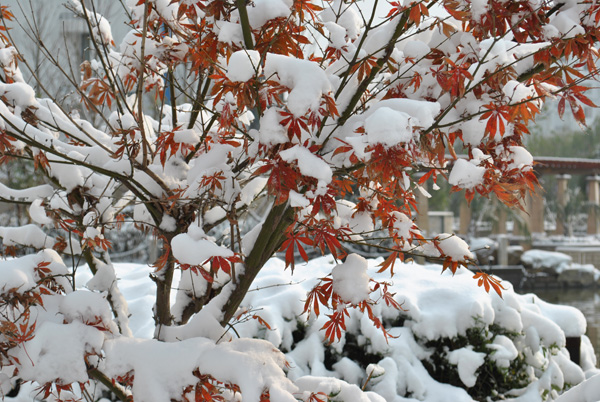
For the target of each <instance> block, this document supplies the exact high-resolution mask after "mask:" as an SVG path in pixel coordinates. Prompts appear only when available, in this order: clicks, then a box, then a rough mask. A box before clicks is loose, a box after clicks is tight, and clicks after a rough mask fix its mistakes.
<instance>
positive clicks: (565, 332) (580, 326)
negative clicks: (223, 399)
mask: <svg viewBox="0 0 600 402" xmlns="http://www.w3.org/2000/svg"><path fill="white" fill-rule="evenodd" d="M380 261H381V260H379V261H370V263H369V265H370V270H373V271H375V270H376V269H377V265H376V264H377V263H378V262H380ZM283 264H284V263H283V262H282V261H279V260H272V261H270V262H269V264H268V265H267V266H266V267H265V269H264V270H263V272H261V275H260V276H259V277H258V278H257V281H256V283H255V284H256V289H257V290H256V291H253V292H251V293H249V294H248V296H247V298H246V299H245V301H244V303H243V305H244V306H246V307H247V308H248V309H252V311H254V313H253V314H258V315H259V316H260V317H261V318H262V319H264V320H265V321H266V322H268V323H269V326H270V328H269V329H267V328H265V327H263V326H261V325H260V323H259V322H256V321H247V322H243V323H240V324H238V325H236V330H237V331H238V333H239V334H240V335H242V336H255V337H260V338H263V339H267V340H269V341H270V342H272V343H273V344H274V345H275V346H277V347H279V348H280V349H281V350H283V351H284V352H286V357H287V359H288V361H289V363H290V369H289V370H290V371H289V376H290V378H299V377H301V376H305V375H316V376H323V375H328V376H334V377H337V378H340V379H343V380H345V381H348V382H350V383H353V384H356V385H358V386H363V385H364V384H365V383H366V384H367V386H366V389H368V390H371V391H374V392H376V393H377V394H378V395H382V396H383V397H384V398H385V400H386V401H405V400H415V399H416V400H420V401H449V400H452V401H472V400H478V401H481V400H488V399H487V398H491V400H500V399H502V400H504V399H511V398H515V399H516V400H520V401H527V402H530V401H542V400H548V398H550V399H553V398H555V397H556V395H557V394H558V393H559V392H561V391H562V390H564V389H568V388H569V387H571V386H573V385H576V384H578V383H580V382H581V381H583V380H584V379H585V378H586V377H589V376H591V375H594V374H598V373H599V370H597V369H596V357H595V354H594V351H593V348H592V347H591V343H590V341H589V339H588V338H587V337H586V336H585V329H586V322H585V318H584V316H583V314H582V313H581V312H580V311H579V310H577V309H575V308H573V307H568V306H559V305H552V304H549V303H546V302H544V301H543V300H540V299H539V298H538V297H537V296H535V295H533V294H527V295H519V294H516V293H514V291H513V290H512V287H510V286H509V285H508V284H506V285H507V287H508V288H507V289H506V290H505V291H504V292H503V297H504V299H501V298H500V297H498V296H497V295H496V294H487V293H485V292H483V291H482V290H481V289H477V288H473V287H472V286H471V285H470V283H471V280H472V279H471V276H472V274H471V273H470V272H468V271H459V272H458V273H457V274H456V275H454V278H452V280H451V281H448V279H449V278H448V275H442V276H439V275H432V273H433V272H437V270H438V269H439V266H420V265H416V264H400V263H398V266H397V267H396V270H397V275H396V277H395V279H394V283H393V284H391V285H390V292H392V293H394V299H395V300H396V301H397V302H399V303H402V308H403V311H400V312H398V311H397V310H395V309H393V308H390V307H385V306H379V309H378V314H380V315H381V317H382V321H383V323H384V325H385V326H386V328H387V331H388V332H389V335H390V336H389V337H388V339H387V340H386V339H385V337H384V336H383V335H382V333H381V332H378V331H375V330H374V329H373V327H372V325H369V324H368V318H367V317H366V316H365V315H364V314H363V313H360V312H357V311H354V312H352V313H351V314H350V317H349V318H348V320H347V322H346V325H347V328H346V332H345V334H344V335H343V337H342V340H341V342H339V343H333V344H330V345H324V344H323V342H324V340H325V339H324V334H323V333H322V332H320V331H319V329H320V328H321V327H322V326H323V325H324V323H325V320H324V319H323V318H322V317H315V316H314V315H310V316H309V315H306V314H305V313H304V314H303V313H302V309H301V308H299V307H298V308H296V309H294V308H293V307H292V306H293V305H294V303H293V301H294V300H295V299H296V298H297V297H301V296H302V295H303V294H304V293H305V292H307V291H309V290H310V289H311V288H312V287H313V286H314V281H315V279H314V278H313V277H311V275H312V273H314V272H315V271H316V272H319V273H321V274H323V275H324V274H325V273H326V272H328V271H329V270H330V269H331V268H330V266H331V265H335V263H334V262H333V260H332V258H331V257H324V258H321V259H317V260H314V261H311V262H309V263H308V265H306V266H302V267H298V268H297V269H296V271H295V273H294V275H290V276H282V275H281V273H280V267H282V266H283ZM376 277H377V276H376ZM567 336H570V337H581V339H582V346H581V356H580V358H581V367H580V366H578V365H576V364H575V363H573V362H571V360H570V357H569V353H568V351H567V349H566V337H567ZM372 372H374V373H376V374H377V375H376V376H373V375H371V373H372ZM405 398H406V399H405ZM410 398H414V399H410ZM519 398H521V399H519Z"/></svg>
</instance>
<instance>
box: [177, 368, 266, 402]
mask: <svg viewBox="0 0 600 402" xmlns="http://www.w3.org/2000/svg"><path fill="white" fill-rule="evenodd" d="M193 374H194V377H196V378H197V379H198V382H197V383H196V384H195V385H189V386H187V387H185V388H184V389H183V391H182V393H181V399H180V401H182V402H225V401H226V399H225V397H224V396H223V393H224V392H226V391H228V392H232V393H234V394H239V393H240V387H239V386H238V385H236V384H231V383H228V382H222V381H218V380H217V379H215V378H214V377H213V376H211V375H210V374H202V373H201V372H200V370H198V369H196V370H194V372H193ZM227 400H228V399H227ZM266 401H268V399H266Z"/></svg>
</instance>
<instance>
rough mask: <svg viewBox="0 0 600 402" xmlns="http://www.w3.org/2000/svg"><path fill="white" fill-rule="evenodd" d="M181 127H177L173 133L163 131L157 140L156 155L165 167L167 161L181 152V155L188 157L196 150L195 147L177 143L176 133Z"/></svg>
mask: <svg viewBox="0 0 600 402" xmlns="http://www.w3.org/2000/svg"><path fill="white" fill-rule="evenodd" d="M180 128H181V127H176V128H175V129H174V130H172V131H163V132H161V133H160V135H159V136H158V137H157V138H156V153H158V155H159V157H160V164H161V165H163V167H164V166H165V163H166V162H167V159H169V157H171V156H173V155H175V154H176V153H177V152H178V151H180V150H181V154H182V155H183V156H186V155H187V154H188V153H189V152H191V151H193V150H194V146H193V145H190V144H186V143H181V142H177V141H175V132H176V131H177V130H179V129H180Z"/></svg>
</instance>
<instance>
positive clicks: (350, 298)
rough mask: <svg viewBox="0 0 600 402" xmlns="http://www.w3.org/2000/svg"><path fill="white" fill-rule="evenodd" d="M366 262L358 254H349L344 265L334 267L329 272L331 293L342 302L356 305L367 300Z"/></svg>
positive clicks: (368, 291)
mask: <svg viewBox="0 0 600 402" xmlns="http://www.w3.org/2000/svg"><path fill="white" fill-rule="evenodd" d="M367 266H368V263H367V260H365V259H364V258H363V257H361V256H360V255H358V254H350V255H349V256H348V257H346V261H344V263H342V264H339V265H336V267H335V268H333V270H332V271H331V277H332V279H333V291H334V292H336V293H337V294H338V295H340V297H341V298H342V300H344V301H345V302H348V303H351V304H354V305H356V304H358V303H360V302H362V301H364V300H368V299H369V293H370V292H371V289H370V288H369V276H368V275H367Z"/></svg>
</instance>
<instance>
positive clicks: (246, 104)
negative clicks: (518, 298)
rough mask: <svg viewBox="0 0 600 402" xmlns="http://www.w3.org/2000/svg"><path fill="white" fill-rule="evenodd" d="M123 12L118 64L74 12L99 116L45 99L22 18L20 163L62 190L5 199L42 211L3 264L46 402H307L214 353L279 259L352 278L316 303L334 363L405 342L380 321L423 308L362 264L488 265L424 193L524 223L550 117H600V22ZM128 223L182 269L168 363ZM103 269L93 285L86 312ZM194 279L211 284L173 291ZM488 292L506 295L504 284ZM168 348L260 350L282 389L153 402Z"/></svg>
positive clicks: (192, 8) (20, 352)
mask: <svg viewBox="0 0 600 402" xmlns="http://www.w3.org/2000/svg"><path fill="white" fill-rule="evenodd" d="M124 5H125V6H126V9H127V13H129V15H128V17H129V20H130V21H131V22H130V23H129V24H130V26H129V28H130V31H129V33H128V34H127V35H126V36H125V37H124V38H123V40H122V41H121V43H119V44H117V43H115V41H114V38H113V35H112V33H111V24H110V21H108V20H107V19H106V18H104V17H103V16H102V15H100V14H99V13H98V12H97V11H96V8H95V5H94V2H93V1H90V2H87V1H85V2H84V1H81V2H79V1H71V2H70V3H69V7H70V9H71V11H72V12H73V13H75V14H76V15H77V16H78V18H81V19H82V21H83V22H84V24H85V26H86V29H87V31H88V33H89V36H90V46H91V48H92V50H93V57H92V59H90V60H87V61H84V62H83V63H82V64H81V75H80V76H78V74H75V73H73V72H72V71H69V70H68V69H66V68H64V69H63V72H64V75H63V79H64V82H65V85H66V86H68V87H69V88H70V89H71V91H72V92H73V94H74V96H76V97H77V99H78V100H79V101H80V104H79V105H78V106H77V107H73V106H72V105H71V106H69V105H68V104H66V103H65V102H63V100H62V98H57V97H56V96H52V94H51V93H46V94H44V96H42V95H41V94H39V93H36V91H35V90H34V87H35V88H38V89H41V90H42V91H43V90H44V77H43V76H38V75H36V74H35V68H32V67H33V66H31V65H29V64H28V63H27V60H26V59H24V58H23V57H21V54H20V52H19V49H18V48H17V47H15V46H14V44H15V41H14V38H13V37H12V36H11V25H12V24H15V21H13V19H14V18H13V14H12V13H11V10H10V9H8V8H7V7H6V6H0V7H1V8H0V10H1V15H0V16H1V21H2V25H1V26H0V65H1V67H2V71H1V72H0V79H1V80H0V81H1V82H0V116H1V117H2V119H1V120H0V163H2V164H3V165H5V166H6V167H7V168H9V169H10V166H11V164H12V163H14V162H15V161H17V160H18V161H20V163H22V162H23V161H26V162H27V163H29V164H30V165H31V166H33V167H35V169H36V172H37V173H38V174H39V175H42V176H43V177H44V178H45V179H44V183H43V184H40V185H36V186H33V187H30V188H25V189H14V188H9V187H7V186H5V185H2V184H0V201H2V202H7V203H11V202H13V203H15V202H16V203H21V204H25V205H27V206H28V208H29V214H30V217H31V223H30V224H27V225H24V226H20V227H0V237H2V240H3V253H4V254H5V255H7V256H9V255H12V256H16V257H18V258H16V259H9V260H6V261H4V262H1V263H0V264H1V265H2V268H1V269H0V293H1V294H2V301H1V302H0V334H1V337H0V345H1V355H0V365H1V366H2V367H3V369H12V370H13V373H14V374H13V375H14V376H15V377H18V378H21V379H22V380H25V381H37V382H38V383H40V384H42V387H43V396H44V397H48V396H49V395H50V394H51V393H53V392H58V394H59V395H60V392H61V390H62V391H64V390H71V389H72V387H73V385H74V384H85V383H86V382H87V381H88V380H90V379H93V380H94V381H98V382H100V383H102V384H103V385H104V386H106V387H108V388H109V389H110V390H111V391H112V392H113V393H114V395H116V396H117V397H118V398H119V399H121V400H123V401H125V400H128V399H129V398H130V395H133V398H134V399H138V398H137V395H144V396H140V398H139V399H140V400H161V401H164V400H167V399H178V398H187V397H186V395H187V394H186V392H184V391H185V390H188V391H187V392H189V387H194V386H195V387H196V388H195V389H196V390H197V395H198V393H200V394H202V395H204V394H203V393H208V394H206V395H211V393H214V394H215V395H216V394H218V393H219V392H221V393H223V392H230V393H237V392H241V393H242V394H243V395H244V396H243V397H244V400H245V401H246V400H248V401H259V400H260V401H267V400H272V401H288V400H296V398H295V397H294V396H293V385H292V383H291V382H290V381H288V380H285V377H284V373H283V371H282V368H283V366H284V361H283V360H282V357H281V355H280V354H278V352H276V351H274V350H273V348H272V347H270V346H268V345H267V344H265V343H261V342H260V341H255V342H254V341H250V340H239V341H237V342H232V343H229V344H223V343H218V344H215V342H219V341H221V338H222V335H223V332H224V331H225V330H224V328H225V327H226V326H227V325H228V323H230V322H231V320H232V319H234V318H236V317H238V316H239V315H240V314H244V310H240V309H239V307H240V304H241V303H242V300H243V299H244V296H245V295H246V293H247V292H248V290H249V289H250V286H251V284H252V281H253V280H254V278H255V277H256V275H257V274H258V272H259V271H260V270H261V269H262V267H263V266H264V265H265V263H266V262H267V261H268V260H269V259H270V258H271V257H272V256H273V255H274V254H275V253H276V252H278V251H280V252H281V253H282V255H283V256H284V258H285V262H286V266H287V267H289V268H290V269H302V268H301V267H299V266H297V264H298V262H299V261H301V260H305V261H306V260H308V253H307V250H311V249H314V250H317V251H318V252H320V253H329V254H331V255H332V256H333V258H334V259H335V260H338V261H339V262H341V261H345V262H344V263H343V264H339V265H337V266H336V267H334V268H332V271H331V273H330V274H328V275H326V276H324V277H322V278H321V280H320V282H319V284H318V285H317V286H316V287H315V288H314V289H313V290H312V291H310V292H309V293H308V294H307V296H306V299H305V301H304V303H305V304H304V310H305V312H306V313H308V314H314V315H319V314H325V315H327V317H328V320H327V323H326V324H325V325H324V327H323V328H322V330H323V331H324V332H325V338H326V339H327V340H328V341H329V342H335V341H336V340H338V339H339V338H340V337H341V334H342V332H343V330H344V329H345V319H346V317H348V315H349V310H350V309H359V310H361V311H363V312H365V313H366V314H367V315H368V316H369V318H370V320H371V322H372V324H373V325H374V326H375V327H377V328H379V329H380V330H381V331H383V333H384V334H386V329H385V328H384V325H383V324H382V320H381V317H378V316H377V314H376V313H375V312H374V311H373V305H374V304H376V303H385V304H387V305H389V306H392V307H396V308H401V299H400V298H399V297H398V296H395V295H394V294H392V293H390V292H389V290H388V286H387V284H386V282H385V281H376V280H374V279H372V278H370V277H369V276H368V274H367V270H366V265H365V263H364V260H363V259H361V258H360V257H359V256H357V255H354V254H351V255H347V249H348V246H349V245H351V246H360V247H370V248H375V249H377V250H380V251H381V252H383V253H386V256H387V258H386V259H385V261H384V262H383V263H382V264H381V266H380V269H381V271H386V270H387V271H389V273H390V274H391V275H394V264H395V262H396V261H397V260H398V259H400V260H403V259H404V258H407V257H413V256H418V255H423V256H427V257H429V258H432V259H437V260H438V261H440V262H441V263H442V266H443V269H444V270H446V269H449V270H451V271H452V272H455V271H456V270H457V269H459V268H460V267H461V266H467V265H469V264H470V263H471V262H472V258H473V255H472V254H471V252H470V251H469V248H468V246H467V244H466V243H465V242H464V241H463V240H461V239H460V238H458V237H457V236H454V235H452V234H440V235H437V236H435V237H430V236H428V234H427V233H423V232H421V231H420V229H419V228H418V226H417V225H416V224H415V216H416V214H417V212H418V211H417V199H416V197H417V194H422V195H423V196H427V192H426V191H425V190H424V188H423V183H425V182H427V181H428V180H429V181H433V182H434V183H435V182H436V181H438V180H446V181H448V182H449V183H450V185H451V186H452V188H453V190H455V191H464V193H465V196H466V197H467V199H472V197H473V196H474V195H475V194H476V193H478V194H480V195H482V196H486V197H488V196H491V197H497V198H499V199H500V200H501V201H502V202H504V203H505V204H507V205H509V206H512V207H519V206H520V201H521V200H522V199H523V196H524V195H525V194H526V192H528V191H535V188H536V186H537V179H536V177H535V175H534V173H533V170H532V163H533V159H532V157H531V155H530V154H529V152H528V151H527V150H526V149H525V148H524V147H523V136H524V135H526V134H527V133H528V129H527V124H528V123H530V122H531V121H533V120H534V119H535V117H536V115H537V114H538V113H539V111H540V108H541V107H542V105H543V103H544V101H545V100H546V99H549V98H552V99H558V113H559V114H561V115H562V114H563V113H567V112H566V110H570V113H572V114H573V115H574V117H575V118H576V119H577V120H578V121H579V122H581V123H582V124H584V123H585V115H584V112H583V108H582V105H588V106H589V105H593V103H592V102H591V101H590V100H589V99H588V98H587V97H586V96H585V91H586V90H587V88H586V86H585V82H586V80H588V79H590V78H594V77H595V76H596V73H597V70H596V61H597V57H598V53H597V50H596V48H595V44H596V40H597V37H598V35H599V33H600V30H599V29H600V27H599V21H600V5H598V4H596V2H594V1H585V0H584V1H546V0H544V1H539V0H521V1H509V2H507V1H499V0H489V1H486V0H473V1H466V0H444V1H435V0H434V1H391V2H389V3H383V2H381V1H379V0H373V1H370V2H356V1H342V0H331V1H324V0H255V1H254V2H246V1H244V0H236V1H229V0H173V1H169V0H139V1H136V0H127V1H126V4H124ZM33 26H34V25H33ZM32 36H33V37H34V38H35V39H36V40H37V41H39V43H43V40H44V38H43V37H39V36H38V37H36V35H35V30H34V31H33V33H32ZM41 48H42V49H45V50H44V51H45V52H46V54H45V55H46V58H47V61H48V62H53V63H56V65H57V66H59V67H60V66H62V65H63V64H61V63H62V61H61V60H57V59H55V58H53V57H52V53H51V50H48V49H47V48H44V47H41ZM22 68H25V69H30V73H29V74H27V75H28V76H31V77H32V78H31V80H30V81H31V82H28V81H26V80H25V79H24V78H23V77H24V74H23V73H22V70H21V69H22ZM153 109H156V110H158V113H153V112H152V110H153ZM458 146H460V147H462V148H463V149H465V150H466V153H467V154H466V155H465V156H464V157H458V156H457V154H456V152H455V150H454V149H455V147H458ZM434 187H435V186H434ZM126 221H131V222H134V223H135V225H136V228H137V229H139V230H140V231H147V232H148V233H150V234H152V235H153V236H155V237H156V238H157V239H159V240H160V242H161V245H162V246H161V247H162V248H161V252H160V256H159V257H158V259H157V260H156V261H155V262H153V267H154V268H155V269H154V272H153V274H152V279H153V281H154V282H155V284H156V304H155V307H154V320H155V324H156V331H155V336H154V337H155V340H145V341H143V342H142V341H141V340H138V339H135V338H132V334H131V331H130V330H129V325H128V321H129V319H130V317H129V313H128V308H127V303H126V301H125V299H124V298H123V297H122V294H121V292H120V291H119V286H118V282H117V278H116V277H115V273H114V267H113V266H112V263H111V259H110V251H111V244H110V242H109V241H108V240H107V233H108V232H110V231H118V230H119V228H120V227H121V225H122V224H123V223H124V222H126ZM83 263H85V264H87V268H86V269H90V270H91V272H92V273H93V275H94V276H93V279H92V280H90V281H89V282H88V283H87V284H86V287H87V290H76V289H77V284H76V283H75V271H76V270H77V269H78V267H79V266H80V265H82V264H83ZM176 270H179V271H181V272H186V273H190V275H182V276H181V280H180V282H179V283H178V284H177V283H173V278H174V273H175V271H176ZM475 279H477V280H476V281H474V286H475V285H476V284H479V285H480V286H482V287H484V288H485V290H487V291H490V290H492V291H496V292H497V293H498V294H501V291H502V287H501V284H500V283H499V281H498V280H497V279H496V278H494V277H492V276H490V275H487V274H485V273H483V272H479V273H477V274H476V275H475ZM174 289H175V291H176V295H175V296H174V297H173V298H172V295H171V293H172V291H173V290H174ZM102 292H106V295H107V297H106V300H104V299H103V298H102V296H101V294H102ZM172 299H175V301H174V303H172V302H171V300H172ZM441 302H442V301H441ZM57 317H59V318H57ZM56 333H60V334H61V338H60V339H61V341H58V340H57V339H58V338H56ZM386 336H387V335H386ZM162 341H170V342H175V341H179V342H181V343H185V345H188V346H189V347H193V348H197V349H198V350H202V351H206V353H213V352H211V350H216V351H217V352H214V353H217V354H219V355H220V356H222V357H223V359H225V360H227V359H231V360H230V361H235V359H236V358H238V357H236V356H238V354H239V353H242V352H243V351H244V350H254V351H255V352H256V353H255V354H253V355H252V357H248V359H247V360H244V361H245V362H246V363H247V366H244V367H247V369H248V370H250V371H252V370H255V371H257V372H261V373H262V374H263V375H262V377H261V379H260V380H256V382H255V383H254V384H252V385H251V386H250V385H248V384H240V383H235V379H231V378H229V379H227V380H226V381H228V382H226V383H225V384H226V385H225V387H224V388H223V387H221V388H218V389H217V388H214V387H213V388H211V384H214V382H211V381H213V380H215V381H218V380H222V381H225V380H224V379H223V378H220V376H224V377H227V375H225V373H221V372H220V371H219V370H216V369H214V368H211V367H210V366H202V367H192V366H193V365H192V366H189V367H183V368H181V373H182V374H181V384H178V385H177V386H174V388H173V389H169V390H166V389H165V390H163V391H164V395H163V394H161V395H160V396H155V397H154V398H155V399H147V398H149V397H148V396H146V395H147V394H146V393H144V392H143V390H142V389H140V388H139V387H140V386H139V385H138V386H136V382H135V379H136V378H138V376H141V374H140V371H143V362H140V361H139V360H135V359H136V358H137V356H138V355H135V356H134V354H133V353H128V350H129V349H128V348H130V347H132V348H133V347H134V346H133V345H138V346H137V347H140V348H147V350H148V353H151V354H152V353H167V352H165V350H166V349H161V348H163V346H164V345H165V343H163V342H162ZM35 345H38V346H35ZM34 347H38V348H42V349H44V350H46V349H48V348H49V349H50V350H54V349H55V348H62V347H66V348H68V350H69V351H68V353H66V352H65V353H64V355H60V354H57V353H54V352H52V353H50V354H48V353H42V352H39V349H38V352H39V353H37V352H36V353H34V351H33V350H32V349H33V348H34ZM178 350H184V349H178ZM63 352H64V351H63ZM178 353H180V352H178ZM65 356H66V357H65ZM61 359H64V360H61ZM128 359H129V360H128ZM134 360H135V361H134ZM57 361H58V362H59V363H56V362H57ZM61 361H62V364H61V363H60V362H61ZM228 361H229V360H228ZM66 362H68V364H67V363H66ZM246 363H245V364H246ZM52 364H58V366H52ZM66 366H68V367H69V369H68V370H66V369H65V370H64V371H62V370H59V371H55V370H52V369H51V367H61V368H63V369H64V368H65V367H66ZM211 370H212V371H211ZM0 381H1V382H0V383H1V384H3V385H2V390H3V391H5V390H6V387H5V384H6V381H7V380H6V379H5V378H4V377H0ZM198 384H200V385H198ZM81 386H82V387H84V386H83V385H81ZM82 389H83V388H82ZM202 397H203V398H205V399H198V398H199V397H198V396H196V400H211V399H210V398H208V397H207V396H202ZM214 398H215V399H214V400H218V399H217V397H216V396H215V397H214ZM315 398H317V397H316V396H315ZM312 400H319V399H312Z"/></svg>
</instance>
